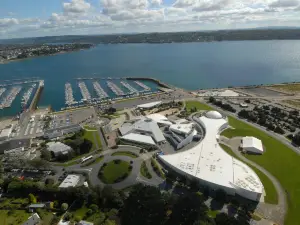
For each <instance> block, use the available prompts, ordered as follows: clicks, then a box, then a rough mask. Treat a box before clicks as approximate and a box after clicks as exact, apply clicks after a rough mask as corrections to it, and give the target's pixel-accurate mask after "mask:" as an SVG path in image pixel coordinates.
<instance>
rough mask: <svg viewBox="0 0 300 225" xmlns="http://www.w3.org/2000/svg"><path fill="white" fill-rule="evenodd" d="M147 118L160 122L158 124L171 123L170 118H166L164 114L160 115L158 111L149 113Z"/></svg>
mask: <svg viewBox="0 0 300 225" xmlns="http://www.w3.org/2000/svg"><path fill="white" fill-rule="evenodd" d="M147 118H149V119H152V120H153V121H155V122H156V123H160V124H164V125H168V126H170V125H172V124H173V123H172V122H171V121H170V120H168V118H167V117H165V116H164V115H161V114H159V113H154V114H150V115H148V116H147Z"/></svg>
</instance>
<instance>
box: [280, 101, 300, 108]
mask: <svg viewBox="0 0 300 225" xmlns="http://www.w3.org/2000/svg"><path fill="white" fill-rule="evenodd" d="M283 102H284V103H287V104H289V105H292V106H295V107H297V108H300V101H296V100H284V101H283Z"/></svg>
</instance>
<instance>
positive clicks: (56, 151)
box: [47, 142, 72, 158]
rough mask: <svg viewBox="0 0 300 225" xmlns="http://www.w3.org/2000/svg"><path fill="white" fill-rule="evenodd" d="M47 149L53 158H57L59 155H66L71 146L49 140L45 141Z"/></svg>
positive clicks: (70, 150)
mask: <svg viewBox="0 0 300 225" xmlns="http://www.w3.org/2000/svg"><path fill="white" fill-rule="evenodd" d="M47 149H48V151H49V152H51V155H52V157H53V158H57V157H58V156H60V155H67V154H68V153H70V152H72V148H71V147H70V146H68V145H65V144H63V143H61V142H49V143H47Z"/></svg>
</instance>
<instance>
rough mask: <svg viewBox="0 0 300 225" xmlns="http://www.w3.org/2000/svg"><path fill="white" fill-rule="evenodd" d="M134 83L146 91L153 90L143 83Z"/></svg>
mask: <svg viewBox="0 0 300 225" xmlns="http://www.w3.org/2000/svg"><path fill="white" fill-rule="evenodd" d="M134 83H136V84H137V85H139V86H140V87H142V88H144V91H150V90H151V88H149V87H148V86H147V85H146V84H143V83H142V82H139V81H134Z"/></svg>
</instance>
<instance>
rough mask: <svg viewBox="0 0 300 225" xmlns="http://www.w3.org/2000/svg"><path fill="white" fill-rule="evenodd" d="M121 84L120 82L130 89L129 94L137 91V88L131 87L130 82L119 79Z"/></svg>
mask: <svg viewBox="0 0 300 225" xmlns="http://www.w3.org/2000/svg"><path fill="white" fill-rule="evenodd" d="M121 84H122V85H123V86H124V87H125V88H127V89H128V90H129V91H130V93H131V94H133V93H139V91H138V90H136V89H135V88H134V87H132V86H131V85H130V84H128V83H127V82H125V81H121Z"/></svg>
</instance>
